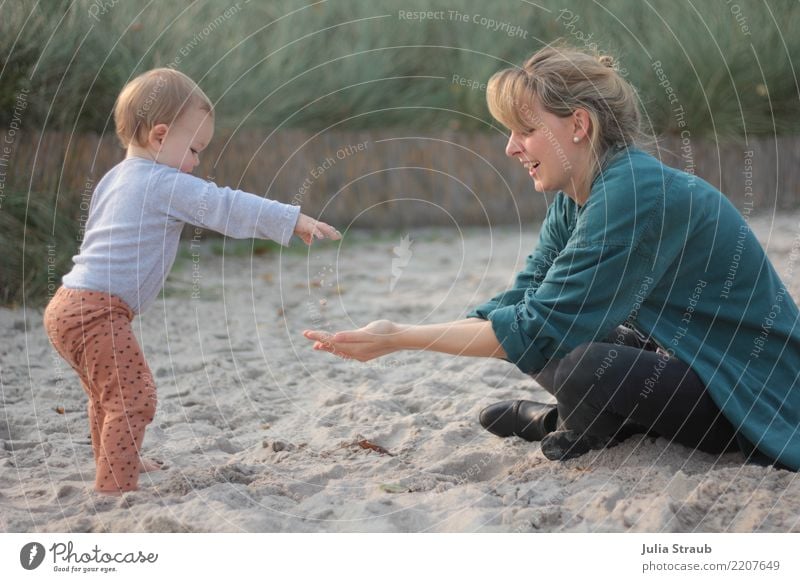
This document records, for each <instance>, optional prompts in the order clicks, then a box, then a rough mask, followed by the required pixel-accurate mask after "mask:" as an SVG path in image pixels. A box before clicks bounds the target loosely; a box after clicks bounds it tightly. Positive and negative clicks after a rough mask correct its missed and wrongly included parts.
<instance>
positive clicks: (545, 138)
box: [506, 103, 589, 204]
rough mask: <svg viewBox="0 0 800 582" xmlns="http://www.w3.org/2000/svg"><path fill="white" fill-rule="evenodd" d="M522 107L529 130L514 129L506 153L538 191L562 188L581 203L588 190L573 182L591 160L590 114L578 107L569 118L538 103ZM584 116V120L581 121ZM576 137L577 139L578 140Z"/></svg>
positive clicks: (582, 173) (581, 174)
mask: <svg viewBox="0 0 800 582" xmlns="http://www.w3.org/2000/svg"><path fill="white" fill-rule="evenodd" d="M523 107H524V108H525V110H523V111H522V117H523V118H524V119H526V120H527V121H529V125H528V129H527V131H512V132H511V136H510V138H509V140H508V145H507V146H506V155H508V156H510V157H512V158H516V159H517V160H519V161H520V163H522V164H523V165H524V166H525V169H526V170H527V171H528V174H529V175H530V177H531V179H532V180H533V185H534V187H535V188H536V190H537V191H538V192H555V191H559V190H562V191H564V193H565V194H567V195H568V196H570V197H571V198H573V199H575V201H576V202H578V203H579V204H582V203H583V202H585V198H586V197H588V192H587V193H585V194H584V193H582V192H581V185H579V184H576V183H574V181H577V178H576V177H579V176H583V175H584V174H585V172H583V170H584V168H585V164H586V162H587V160H588V157H587V156H586V153H587V151H588V149H589V144H588V138H587V131H586V126H587V125H588V115H587V114H586V112H585V111H582V110H578V111H576V112H575V113H574V114H573V115H571V116H569V117H558V116H557V115H554V114H552V113H549V112H547V111H545V110H544V109H542V108H541V107H540V106H539V104H538V103H534V104H533V105H532V106H527V105H523ZM579 112H580V113H579ZM584 115H586V121H585V122H583V121H582V119H583V116H584ZM575 138H578V141H577V143H576V142H575V141H574V139H575Z"/></svg>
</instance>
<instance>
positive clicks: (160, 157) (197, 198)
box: [44, 69, 341, 493]
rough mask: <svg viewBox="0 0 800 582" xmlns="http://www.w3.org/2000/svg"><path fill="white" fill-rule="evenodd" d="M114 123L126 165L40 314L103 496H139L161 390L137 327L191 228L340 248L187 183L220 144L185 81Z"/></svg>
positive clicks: (254, 204) (255, 200)
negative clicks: (80, 401)
mask: <svg viewBox="0 0 800 582" xmlns="http://www.w3.org/2000/svg"><path fill="white" fill-rule="evenodd" d="M114 121H115V123H116V131H117V136H118V137H119V139H120V141H121V142H122V144H123V147H125V148H126V149H127V156H126V157H125V159H124V160H123V161H122V162H120V163H119V164H117V165H116V166H115V167H114V168H112V169H111V170H110V171H109V172H108V173H107V174H106V175H105V176H103V178H102V179H101V180H100V182H99V183H98V184H97V188H96V189H95V191H94V194H93V196H92V202H91V206H90V210H89V217H88V220H87V223H86V233H85V237H84V240H83V243H82V245H81V248H80V253H79V254H78V255H76V256H75V257H74V258H73V261H74V263H75V264H74V266H73V268H72V270H71V271H70V272H69V273H67V274H66V275H65V276H64V278H63V285H62V286H61V287H60V288H59V289H58V291H57V292H56V294H55V295H54V297H53V299H52V300H51V301H50V303H49V304H48V306H47V309H46V310H45V314H44V322H45V328H46V330H47V335H48V337H49V338H50V341H51V342H52V343H53V345H54V346H55V348H56V350H57V351H58V353H59V354H60V355H61V357H63V358H64V359H65V360H66V361H67V362H68V363H69V364H70V366H72V368H73V369H74V370H75V371H76V372H77V373H78V375H79V376H80V379H81V383H82V385H83V389H84V390H85V391H86V393H87V395H88V396H89V403H88V412H89V424H90V427H91V438H92V448H93V451H94V458H95V464H96V466H97V473H96V477H95V490H96V491H99V492H103V493H119V492H123V491H130V490H134V489H136V488H137V485H138V480H139V473H140V471H149V470H154V469H157V468H158V464H157V463H155V462H153V461H147V460H145V459H142V458H140V455H139V451H140V449H141V445H142V440H143V439H144V431H145V427H146V426H147V425H148V424H149V423H150V422H151V421H152V420H153V415H154V414H155V410H156V388H155V384H154V383H153V376H152V374H151V373H150V369H149V368H148V366H147V362H146V361H145V359H144V355H143V353H142V350H141V348H140V347H139V345H138V342H137V340H136V338H135V337H134V335H133V330H132V328H131V322H132V320H133V317H134V315H136V314H137V313H141V312H143V311H144V310H146V309H147V308H148V307H149V306H150V305H151V304H152V303H153V302H154V301H155V298H156V296H157V295H158V292H159V291H160V290H161V288H162V286H163V284H164V279H165V278H166V276H167V273H169V270H170V268H171V267H172V264H173V262H174V261H175V255H176V253H177V250H178V241H179V238H180V234H181V230H182V229H183V225H184V223H187V222H188V223H190V224H193V225H196V226H199V227H202V228H207V229H211V230H215V231H217V232H221V233H223V234H225V235H227V236H231V237H234V238H248V237H255V238H269V239H273V240H275V241H278V242H279V243H281V244H282V245H287V244H288V243H289V240H290V238H291V236H292V234H297V235H298V236H299V237H300V238H301V239H302V240H303V241H304V242H305V243H306V244H308V245H310V244H311V243H312V241H313V240H314V239H315V238H318V239H321V238H330V239H334V240H335V239H338V238H340V237H341V235H340V234H339V233H338V231H337V230H336V229H334V228H332V227H331V226H329V225H327V224H324V223H322V222H318V221H316V220H314V219H312V218H310V217H308V216H305V215H303V214H301V213H300V208H299V207H298V206H293V205H289V204H281V203H279V202H275V201H273V200H266V199H264V198H261V197H260V196H255V195H253V194H248V193H246V192H242V191H240V190H232V189H230V188H221V187H219V186H217V185H215V184H213V183H211V182H207V181H205V180H202V179H200V178H197V177H195V176H192V175H191V174H190V173H191V172H192V170H193V169H194V168H195V167H196V166H197V164H198V163H199V155H200V152H202V151H203V150H204V149H205V148H206V147H207V146H208V143H209V142H210V141H211V137H212V135H213V133H214V109H213V107H212V104H211V101H210V100H209V99H208V97H206V95H205V94H204V93H203V92H202V91H201V90H200V88H199V87H198V86H197V85H196V84H195V83H194V82H193V81H192V80H191V79H190V78H189V77H187V76H186V75H184V74H183V73H179V72H178V71H174V70H172V69H155V70H152V71H149V72H147V73H144V74H143V75H141V76H139V77H137V78H136V79H134V80H133V81H131V82H130V83H128V85H126V86H125V88H124V89H123V90H122V93H121V94H120V95H119V97H118V99H117V103H116V106H115V109H114Z"/></svg>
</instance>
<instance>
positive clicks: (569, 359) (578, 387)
mask: <svg viewBox="0 0 800 582" xmlns="http://www.w3.org/2000/svg"><path fill="white" fill-rule="evenodd" d="M614 351H616V350H615V349H614V346H613V345H609V344H600V343H584V344H581V345H579V346H577V347H576V348H575V349H573V350H572V351H571V352H569V353H568V354H567V355H566V356H564V357H563V358H562V359H561V360H560V362H559V365H558V368H556V371H555V374H554V377H553V384H554V389H555V396H556V398H557V399H558V400H559V402H561V401H563V402H564V403H565V404H569V403H573V404H576V403H577V402H578V401H580V400H581V399H583V397H585V395H586V392H587V391H588V389H589V388H590V387H591V385H592V384H593V382H594V380H595V379H596V376H597V374H598V373H599V371H600V370H602V366H603V363H604V361H605V360H606V359H608V358H609V357H613V352H614Z"/></svg>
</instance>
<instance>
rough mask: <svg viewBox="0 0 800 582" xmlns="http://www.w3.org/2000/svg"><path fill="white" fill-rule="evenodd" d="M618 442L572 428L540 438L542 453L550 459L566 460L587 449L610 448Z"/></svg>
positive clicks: (579, 454) (584, 452)
mask: <svg viewBox="0 0 800 582" xmlns="http://www.w3.org/2000/svg"><path fill="white" fill-rule="evenodd" d="M618 444H619V441H616V440H614V439H613V438H612V437H595V436H591V435H588V434H581V433H577V432H575V431H572V430H557V431H554V432H551V433H550V434H548V435H546V436H545V438H543V439H542V453H543V454H544V456H545V457H547V458H548V459H550V460H551V461H566V460H567V459H574V458H575V457H580V456H581V455H585V454H586V453H588V452H589V451H596V450H599V449H610V448H611V447H613V446H616V445H618Z"/></svg>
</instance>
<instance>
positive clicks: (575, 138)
mask: <svg viewBox="0 0 800 582" xmlns="http://www.w3.org/2000/svg"><path fill="white" fill-rule="evenodd" d="M579 141H581V138H579V137H578V136H577V135H576V136H575V137H573V138H572V143H578V142H579Z"/></svg>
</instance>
